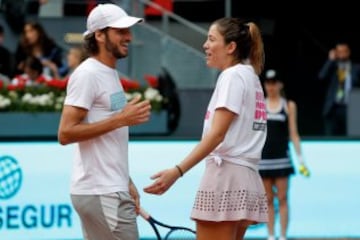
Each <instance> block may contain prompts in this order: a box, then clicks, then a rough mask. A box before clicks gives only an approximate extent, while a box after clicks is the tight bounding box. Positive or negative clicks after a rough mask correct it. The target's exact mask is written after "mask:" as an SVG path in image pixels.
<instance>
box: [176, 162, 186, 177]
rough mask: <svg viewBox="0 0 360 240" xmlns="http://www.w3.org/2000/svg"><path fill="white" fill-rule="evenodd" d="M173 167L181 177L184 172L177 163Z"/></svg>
mask: <svg viewBox="0 0 360 240" xmlns="http://www.w3.org/2000/svg"><path fill="white" fill-rule="evenodd" d="M175 167H176V168H177V170H178V171H179V173H180V176H181V177H182V176H183V175H184V172H183V171H182V170H181V168H180V167H179V165H175Z"/></svg>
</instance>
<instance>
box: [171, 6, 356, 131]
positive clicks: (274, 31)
mask: <svg viewBox="0 0 360 240" xmlns="http://www.w3.org/2000/svg"><path fill="white" fill-rule="evenodd" d="M189 2H191V1H185V2H183V1H179V2H176V1H175V2H174V3H175V5H174V12H175V13H177V14H179V15H182V16H184V17H185V18H187V19H190V20H192V21H213V20H215V19H217V18H220V17H223V16H224V13H225V10H224V9H225V1H216V0H212V1H207V3H206V5H205V4H204V2H203V1H193V2H192V3H189ZM314 4H315V2H314V1H313V2H309V1H287V2H282V4H280V3H277V2H274V1H266V2H259V1H240V0H233V1H232V4H231V6H232V11H231V14H232V16H234V17H240V18H243V19H247V20H252V21H255V22H256V23H258V24H259V25H260V27H261V28H262V31H263V36H264V44H265V53H266V64H265V67H266V68H276V69H277V70H278V71H279V72H280V74H281V77H282V79H283V80H284V82H285V92H286V95H287V97H288V98H291V99H293V100H295V101H296V102H297V105H298V122H299V131H300V133H301V135H310V136H311V135H316V136H321V135H322V134H323V126H322V115H321V111H322V105H323V99H324V97H325V89H326V86H325V85H323V84H322V83H321V82H319V81H318V79H317V73H318V71H319V70H320V68H321V66H322V64H323V63H324V61H325V60H326V59H327V56H328V51H329V50H330V49H331V48H332V47H334V45H335V44H336V43H337V42H338V41H346V42H348V43H349V44H350V46H351V48H352V57H353V60H355V61H359V57H360V41H359V40H360V36H359V27H358V20H357V15H358V13H357V12H356V11H353V10H356V9H357V8H356V7H355V6H353V4H349V3H348V2H347V1H341V2H337V3H336V4H330V3H326V5H324V4H323V5H322V6H319V8H316V7H315V6H314ZM317 5H318V4H317ZM205 6H206V7H205Z"/></svg>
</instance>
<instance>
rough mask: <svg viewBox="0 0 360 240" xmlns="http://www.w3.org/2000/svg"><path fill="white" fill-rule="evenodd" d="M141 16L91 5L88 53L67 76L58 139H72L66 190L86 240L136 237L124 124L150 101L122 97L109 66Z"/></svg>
mask: <svg viewBox="0 0 360 240" xmlns="http://www.w3.org/2000/svg"><path fill="white" fill-rule="evenodd" d="M141 21H143V19H141V18H136V17H132V16H129V15H128V14H127V13H126V12H125V11H124V10H123V9H121V8H120V7H118V6H117V5H114V4H99V5H97V6H96V7H95V8H94V9H93V10H92V11H91V12H90V14H89V16H88V18H87V30H86V32H85V33H84V39H85V48H86V49H87V51H88V53H89V55H90V57H89V58H88V59H86V60H85V61H83V62H82V63H81V65H79V66H78V67H77V68H76V69H75V71H74V72H73V73H72V75H71V76H70V78H69V82H68V86H67V95H66V98H65V102H64V108H63V112H62V117H61V120H60V125H59V132H58V140H59V142H60V143H61V144H63V145H65V144H70V143H76V148H75V152H76V153H75V158H74V165H73V171H72V178H71V189H70V194H71V200H72V204H73V206H74V208H75V210H76V211H77V213H78V215H79V216H80V220H81V224H82V228H83V234H84V239H86V240H115V239H116V240H119V239H124V240H137V239H138V238H139V234H138V229H137V224H136V216H137V213H138V211H139V207H140V203H139V193H138V191H137V189H136V187H135V185H134V184H133V182H132V180H131V178H130V176H129V168H128V140H129V130H128V126H132V125H137V124H141V123H144V122H146V121H148V120H149V117H150V110H151V106H150V103H149V101H141V100H140V98H137V99H134V100H132V101H130V102H129V103H127V100H126V97H125V94H124V90H123V88H122V86H121V84H120V80H119V76H118V72H117V70H116V67H115V66H116V62H117V60H118V59H120V58H124V57H126V56H127V55H128V47H129V43H130V41H131V39H132V35H131V32H130V27H132V26H133V25H135V24H136V23H139V22H141Z"/></svg>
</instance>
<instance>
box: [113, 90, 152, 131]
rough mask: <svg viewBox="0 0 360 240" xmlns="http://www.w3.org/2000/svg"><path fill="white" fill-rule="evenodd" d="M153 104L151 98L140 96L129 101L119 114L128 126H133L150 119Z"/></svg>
mask: <svg viewBox="0 0 360 240" xmlns="http://www.w3.org/2000/svg"><path fill="white" fill-rule="evenodd" d="M150 114H151V105H150V101H149V100H141V97H140V96H137V97H135V98H134V99H132V100H131V101H130V102H128V103H127V104H126V105H125V107H124V109H123V110H122V111H121V112H120V113H119V114H118V115H117V117H119V118H120V119H121V121H120V122H122V123H123V124H124V125H126V126H132V125H137V124H141V123H144V122H147V121H149V119H150Z"/></svg>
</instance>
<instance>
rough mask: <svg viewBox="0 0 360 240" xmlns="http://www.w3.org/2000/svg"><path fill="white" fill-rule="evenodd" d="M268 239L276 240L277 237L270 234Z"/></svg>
mask: <svg viewBox="0 0 360 240" xmlns="http://www.w3.org/2000/svg"><path fill="white" fill-rule="evenodd" d="M267 240H275V237H274V236H272V235H271V236H268V238H267Z"/></svg>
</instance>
